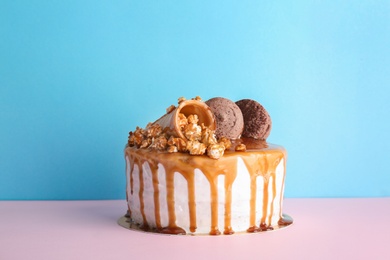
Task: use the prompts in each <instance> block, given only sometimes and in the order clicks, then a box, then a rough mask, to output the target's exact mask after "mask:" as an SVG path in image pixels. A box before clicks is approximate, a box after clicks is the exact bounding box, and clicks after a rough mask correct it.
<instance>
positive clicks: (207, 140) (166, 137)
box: [128, 96, 246, 159]
mask: <svg viewBox="0 0 390 260" xmlns="http://www.w3.org/2000/svg"><path fill="white" fill-rule="evenodd" d="M193 100H197V101H201V98H200V97H199V96H197V97H195V98H193ZM183 101H186V99H185V98H184V97H181V98H179V99H178V103H179V104H180V103H181V102H183ZM175 109H176V107H175V106H174V105H171V106H170V107H168V108H167V113H170V112H172V111H174V110H175ZM176 122H177V124H178V126H179V129H180V131H181V133H182V134H183V136H184V137H183V138H180V137H176V136H173V135H171V134H168V133H170V132H169V131H168V130H169V128H165V129H163V128H162V127H161V126H160V125H159V124H157V123H149V124H148V125H147V126H146V128H145V129H142V128H140V127H138V126H137V128H136V130H135V131H134V132H129V138H128V145H129V146H131V147H132V146H135V147H137V148H140V149H154V150H158V151H166V152H168V153H177V152H181V153H189V154H191V155H204V154H207V156H209V157H210V158H212V159H219V158H221V157H222V156H223V155H224V153H225V150H226V149H229V148H230V147H231V146H232V143H231V141H230V139H228V138H226V137H221V138H220V139H219V140H217V138H216V136H215V131H214V130H211V129H210V128H209V127H207V126H205V125H204V124H203V123H202V124H201V125H199V124H198V123H199V117H198V115H197V114H190V115H187V116H186V115H185V114H183V113H179V114H178V116H177V121H176ZM235 150H236V151H246V147H245V145H244V144H239V145H237V146H236V147H235Z"/></svg>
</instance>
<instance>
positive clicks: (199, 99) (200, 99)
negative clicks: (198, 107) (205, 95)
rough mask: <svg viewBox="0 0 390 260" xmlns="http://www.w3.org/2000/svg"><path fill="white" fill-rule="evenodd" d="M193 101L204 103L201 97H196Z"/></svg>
mask: <svg viewBox="0 0 390 260" xmlns="http://www.w3.org/2000/svg"><path fill="white" fill-rule="evenodd" d="M192 100H197V101H202V98H201V97H200V96H196V97H194V98H193V99H192Z"/></svg>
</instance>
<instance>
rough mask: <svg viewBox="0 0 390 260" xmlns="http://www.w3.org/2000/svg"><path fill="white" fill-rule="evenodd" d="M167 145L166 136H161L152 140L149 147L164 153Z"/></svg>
mask: <svg viewBox="0 0 390 260" xmlns="http://www.w3.org/2000/svg"><path fill="white" fill-rule="evenodd" d="M167 145H168V140H167V138H166V137H165V136H164V135H160V136H158V137H156V138H153V139H152V144H151V145H150V146H149V147H150V148H155V149H157V150H160V151H162V150H165V149H166V148H167Z"/></svg>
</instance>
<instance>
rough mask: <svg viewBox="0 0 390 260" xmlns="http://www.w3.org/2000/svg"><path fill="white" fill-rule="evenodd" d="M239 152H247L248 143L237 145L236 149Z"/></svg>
mask: <svg viewBox="0 0 390 260" xmlns="http://www.w3.org/2000/svg"><path fill="white" fill-rule="evenodd" d="M235 150H236V151H237V152H245V151H246V145H245V144H239V145H237V146H236V149H235Z"/></svg>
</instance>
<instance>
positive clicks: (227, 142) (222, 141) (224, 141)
mask: <svg viewBox="0 0 390 260" xmlns="http://www.w3.org/2000/svg"><path fill="white" fill-rule="evenodd" d="M218 143H220V144H222V145H223V146H225V149H229V148H230V147H231V146H232V142H231V141H230V139H228V138H226V137H221V138H220V139H219V141H218Z"/></svg>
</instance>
